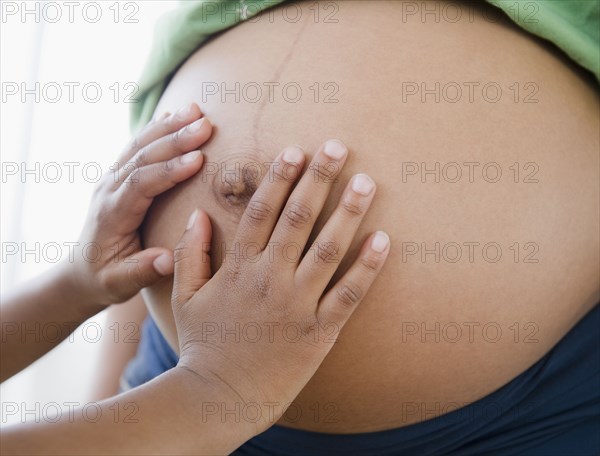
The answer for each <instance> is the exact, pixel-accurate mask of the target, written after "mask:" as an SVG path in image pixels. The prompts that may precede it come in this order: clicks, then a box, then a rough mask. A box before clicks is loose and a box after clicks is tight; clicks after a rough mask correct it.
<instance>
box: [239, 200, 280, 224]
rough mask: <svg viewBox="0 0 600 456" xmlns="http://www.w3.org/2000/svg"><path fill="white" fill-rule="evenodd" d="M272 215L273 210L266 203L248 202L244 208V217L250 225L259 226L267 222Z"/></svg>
mask: <svg viewBox="0 0 600 456" xmlns="http://www.w3.org/2000/svg"><path fill="white" fill-rule="evenodd" d="M272 214H273V209H272V208H271V206H269V205H268V204H267V203H265V202H262V201H258V200H250V203H248V206H247V207H246V215H247V217H248V220H250V223H253V224H259V223H261V222H264V221H265V220H267V219H268V218H269V217H270V216H271V215H272Z"/></svg>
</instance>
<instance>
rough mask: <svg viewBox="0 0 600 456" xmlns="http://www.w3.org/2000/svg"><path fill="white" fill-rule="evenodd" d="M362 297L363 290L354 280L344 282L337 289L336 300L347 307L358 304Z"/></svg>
mask: <svg viewBox="0 0 600 456" xmlns="http://www.w3.org/2000/svg"><path fill="white" fill-rule="evenodd" d="M362 297H363V291H362V289H361V287H360V286H358V285H357V284H356V283H354V282H350V281H349V282H346V283H345V284H343V285H342V286H341V287H339V288H338V289H337V299H338V302H339V303H340V304H342V305H344V306H347V307H350V306H354V305H355V304H358V302H360V300H361V299H362Z"/></svg>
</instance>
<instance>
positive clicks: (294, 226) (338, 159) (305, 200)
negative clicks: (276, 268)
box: [271, 140, 348, 266]
mask: <svg viewBox="0 0 600 456" xmlns="http://www.w3.org/2000/svg"><path fill="white" fill-rule="evenodd" d="M347 156H348V149H347V148H346V146H345V145H344V144H343V143H342V142H340V141H337V140H330V141H327V142H326V143H325V144H324V145H323V146H322V147H321V148H320V150H319V151H318V152H317V153H316V154H315V156H314V158H313V160H312V162H311V164H310V166H309V168H308V170H307V171H306V172H305V173H304V175H303V176H302V179H300V182H298V185H297V186H296V188H295V189H294V191H293V192H292V194H291V195H290V197H289V199H288V201H287V203H286V205H285V208H284V209H283V213H282V214H281V217H280V218H279V221H278V222H277V225H276V226H275V229H274V231H273V235H272V236H271V242H272V243H273V245H274V246H275V250H277V249H279V248H284V249H288V248H289V246H290V245H292V246H294V248H295V249H296V250H298V251H299V252H302V251H303V250H304V246H305V244H306V241H307V240H308V237H309V236H310V232H311V231H312V229H313V226H314V224H315V221H316V219H317V217H318V216H319V213H320V212H321V210H322V209H323V206H324V204H325V201H326V199H327V196H328V195H329V191H330V190H331V186H332V185H333V183H334V182H335V181H336V178H337V176H338V175H339V174H340V171H341V169H342V166H344V163H345V162H346V157H347ZM279 246H281V247H279ZM290 264H294V266H295V263H292V262H290Z"/></svg>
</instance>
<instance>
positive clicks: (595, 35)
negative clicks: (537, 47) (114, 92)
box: [131, 0, 600, 130]
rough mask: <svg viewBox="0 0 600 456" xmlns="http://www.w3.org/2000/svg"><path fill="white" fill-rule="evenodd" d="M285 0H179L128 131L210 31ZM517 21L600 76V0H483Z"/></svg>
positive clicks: (146, 116) (164, 21) (157, 40)
mask: <svg viewBox="0 0 600 456" xmlns="http://www.w3.org/2000/svg"><path fill="white" fill-rule="evenodd" d="M284 1H285V0H217V1H215V0H206V1H205V0H199V1H190V0H186V1H183V2H182V4H181V6H180V7H179V8H178V9H176V10H174V11H172V12H170V13H168V14H166V15H165V16H163V17H162V18H161V19H160V20H159V21H158V24H157V26H156V34H155V37H154V43H153V46H152V50H151V53H150V56H149V58H148V62H147V64H146V67H145V69H144V71H143V73H142V77H141V79H140V81H139V92H138V94H137V100H138V101H137V103H133V104H132V110H131V121H132V125H131V126H132V128H133V130H138V129H139V128H141V127H142V126H143V125H145V124H146V123H148V121H149V120H150V118H151V117H152V114H153V113H154V110H155V108H156V105H157V104H158V101H159V99H160V97H161V95H162V93H163V92H164V90H165V88H166V85H167V83H168V80H169V78H170V77H171V76H172V75H173V74H174V73H175V71H176V70H177V68H179V66H180V65H181V64H182V63H183V62H184V61H185V60H186V59H187V58H188V57H189V56H190V55H191V54H192V53H194V52H195V51H196V50H197V49H198V48H199V47H200V46H201V45H202V44H203V43H204V42H205V41H206V40H207V39H208V38H209V37H210V36H211V35H214V34H215V33H218V32H221V31H223V30H226V29H228V28H230V27H232V26H234V25H236V24H237V23H239V22H242V21H244V20H247V19H250V18H252V17H253V16H256V15H257V14H258V13H259V12H261V11H264V10H266V9H268V8H271V7H273V6H275V5H277V4H279V3H283V2H284ZM487 1H488V2H489V3H491V4H492V5H495V6H497V7H498V8H500V9H502V10H503V11H504V12H505V13H506V14H507V15H508V16H509V17H510V18H511V19H512V20H513V21H514V22H515V23H516V24H518V25H519V26H520V27H522V28H524V29H525V30H527V31H529V32H531V33H533V34H534V35H537V36H539V37H542V38H545V39H547V40H549V41H551V42H553V43H554V44H556V45H557V46H558V47H559V48H561V49H562V50H563V51H565V52H566V53H567V54H568V55H569V57H571V59H573V60H574V61H575V62H577V63H578V64H579V65H581V66H583V67H584V68H587V69H588V70H590V71H591V72H592V73H594V75H595V76H596V79H598V80H599V81H600V0H526V1H517V0H487Z"/></svg>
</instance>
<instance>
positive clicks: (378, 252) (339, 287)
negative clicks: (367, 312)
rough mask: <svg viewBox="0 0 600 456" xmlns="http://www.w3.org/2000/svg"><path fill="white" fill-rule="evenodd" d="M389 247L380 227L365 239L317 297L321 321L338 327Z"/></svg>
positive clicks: (356, 302)
mask: <svg viewBox="0 0 600 456" xmlns="http://www.w3.org/2000/svg"><path fill="white" fill-rule="evenodd" d="M389 251H390V239H389V237H388V235H387V234H386V233H384V232H383V231H377V232H376V233H374V234H372V235H371V236H370V237H369V238H368V239H367V241H366V242H365V243H364V244H363V246H362V248H361V250H360V252H359V254H358V258H357V259H356V260H355V262H354V263H353V264H352V266H350V268H349V269H348V271H347V272H346V273H345V274H344V275H343V276H342V278H341V279H340V280H338V282H337V283H336V284H335V285H334V286H333V288H331V290H329V291H328V292H327V294H325V296H323V297H322V298H321V301H320V302H319V307H318V309H317V318H318V320H319V322H320V323H321V324H334V325H336V326H337V327H338V329H341V328H342V326H344V324H345V323H346V321H347V320H348V318H349V317H350V315H351V314H352V312H354V309H356V307H357V306H358V304H359V303H360V301H361V300H362V299H363V298H364V296H365V295H366V293H367V291H368V290H369V288H370V287H371V285H372V283H373V281H374V280H375V278H376V277H377V275H378V274H379V271H380V270H381V268H382V266H383V264H384V263H385V260H386V259H387V256H388V253H389Z"/></svg>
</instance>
